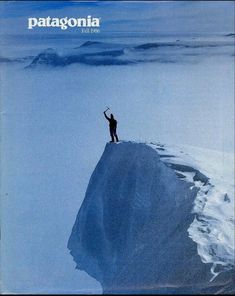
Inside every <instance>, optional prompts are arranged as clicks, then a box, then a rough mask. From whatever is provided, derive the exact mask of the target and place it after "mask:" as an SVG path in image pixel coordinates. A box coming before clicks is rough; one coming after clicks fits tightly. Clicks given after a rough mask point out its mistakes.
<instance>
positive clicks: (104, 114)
mask: <svg viewBox="0 0 235 296" xmlns="http://www.w3.org/2000/svg"><path fill="white" fill-rule="evenodd" d="M104 116H105V118H106V119H107V120H108V121H110V118H109V117H108V116H107V115H106V111H104Z"/></svg>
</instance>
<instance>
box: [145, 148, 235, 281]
mask: <svg viewBox="0 0 235 296" xmlns="http://www.w3.org/2000/svg"><path fill="white" fill-rule="evenodd" d="M150 146H152V147H153V148H155V149H157V151H158V153H159V154H160V156H164V155H166V154H169V155H172V156H173V157H170V158H169V157H167V156H165V157H162V158H161V159H162V161H163V162H165V163H166V164H167V165H168V164H175V165H176V164H177V165H176V171H177V166H178V168H179V167H180V166H179V165H182V168H184V167H187V166H188V167H192V168H193V169H192V170H191V172H188V171H187V170H185V169H181V170H180V173H181V174H182V176H184V177H185V178H183V180H185V181H190V182H194V185H193V186H196V187H198V188H199V191H198V194H197V197H196V199H195V201H194V208H193V213H194V214H195V218H194V221H193V223H192V224H191V225H190V227H189V229H188V233H189V236H190V237H191V238H192V239H193V241H195V242H196V243H197V249H198V254H199V255H200V257H201V260H202V262H204V263H212V267H211V272H212V274H213V276H212V278H211V280H213V279H214V278H215V277H216V276H217V275H218V274H219V273H220V272H221V271H223V270H227V269H231V268H233V267H234V265H235V261H234V260H235V258H234V252H235V246H234V245H235V221H234V210H235V209H234V155H233V154H232V153H227V152H220V151H216V150H211V149H202V148H199V147H192V146H182V147H181V148H179V147H176V146H164V150H159V147H160V148H162V147H163V146H162V145H161V144H156V145H154V144H151V145H150ZM198 171H200V173H201V177H202V176H204V178H201V179H200V176H199V178H198V179H196V180H195V177H197V175H198V174H197V172H198ZM202 174H203V175H202ZM205 176H207V178H208V180H207V179H206V178H205ZM193 178H194V180H193Z"/></svg>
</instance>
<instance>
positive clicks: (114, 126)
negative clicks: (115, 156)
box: [104, 108, 119, 142]
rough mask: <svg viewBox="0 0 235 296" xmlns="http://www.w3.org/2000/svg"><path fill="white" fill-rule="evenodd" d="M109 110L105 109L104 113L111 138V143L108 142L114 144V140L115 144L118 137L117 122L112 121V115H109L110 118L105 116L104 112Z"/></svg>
mask: <svg viewBox="0 0 235 296" xmlns="http://www.w3.org/2000/svg"><path fill="white" fill-rule="evenodd" d="M108 110H109V108H108V109H106V110H105V111H104V116H105V118H106V119H107V120H108V121H109V132H110V136H111V141H110V142H114V138H115V139H116V142H118V141H119V140H118V136H117V132H116V130H117V120H115V119H114V117H113V114H111V115H110V118H109V117H108V116H107V115H106V112H107V111H108Z"/></svg>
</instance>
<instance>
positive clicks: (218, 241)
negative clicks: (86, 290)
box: [68, 142, 235, 294]
mask: <svg viewBox="0 0 235 296" xmlns="http://www.w3.org/2000/svg"><path fill="white" fill-rule="evenodd" d="M190 151H191V152H194V153H193V154H191V155H194V154H195V155H196V156H197V158H195V159H194V158H193V157H192V156H191V155H190V153H189V152H190ZM203 151H204V149H202V150H200V149H199V150H198V149H197V148H193V147H185V150H184V151H183V150H181V149H180V148H177V147H173V146H167V147H166V146H165V145H161V144H159V143H157V144H154V143H151V144H145V143H134V142H121V143H119V144H118V145H117V144H107V145H106V148H105V151H104V153H103V155H102V157H101V159H100V161H99V162H98V164H97V166H96V169H95V170H94V172H93V174H92V176H91V179H90V182H89V185H88V188H87V192H86V196H85V199H84V201H83V204H82V206H81V208H80V210H79V213H78V216H77V219H76V222H75V224H74V227H73V230H72V233H71V236H70V238H69V242H68V248H69V250H70V253H71V255H72V256H73V258H74V261H75V262H76V264H77V268H78V269H81V270H85V271H86V272H87V273H88V274H90V275H91V276H92V277H94V278H95V279H97V280H98V281H99V282H100V283H101V285H102V287H103V291H104V293H141V294H142V293H148V292H151V293H181V292H182V291H183V292H184V293H204V292H206V293H217V292H219V291H220V292H224V293H226V292H231V291H235V283H234V281H233V278H232V276H233V272H234V269H233V260H234V258H233V248H234V246H233V245H232V240H233V238H234V236H233V234H232V231H233V230H234V225H233V224H232V223H231V222H232V221H231V218H232V216H230V215H228V213H226V210H228V204H232V202H231V198H232V197H231V196H230V194H231V192H230V191H229V190H226V191H223V190H222V187H219V186H218V185H219V181H218V180H219V179H218V180H217V177H216V176H215V175H216V172H214V173H215V174H214V178H213V177H212V175H210V169H208V170H203V167H202V164H203V161H202V160H203V157H205V154H204V153H203ZM196 152H197V153H196ZM199 152H200V153H199ZM207 152H208V151H207ZM207 152H205V153H207ZM196 159H198V164H197V161H196ZM200 159H201V161H202V162H201V163H200ZM204 164H205V165H206V167H209V164H210V162H204ZM217 164H218V163H217ZM218 168H219V166H218ZM220 169H221V168H220ZM211 172H213V169H212V171H211ZM207 173H208V174H207ZM215 180H217V183H213V182H214V181H215ZM221 184H222V183H221ZM215 185H217V186H215ZM219 189H221V190H222V192H223V193H221V194H223V199H225V200H224V201H222V200H221V198H219V197H218V198H217V196H215V195H214V192H215V191H214V190H217V191H219ZM228 189H229V188H228ZM230 189H231V188H230ZM226 193H227V194H226ZM218 196H220V197H221V195H218ZM207 199H208V201H209V202H207ZM229 200H230V203H228V201H229ZM222 207H225V208H223V211H221V212H220V215H218V213H219V208H220V210H221V208H222ZM229 208H230V207H229ZM210 211H211V212H210ZM209 214H210V215H209ZM230 214H231V210H230ZM229 221H230V222H229ZM222 223H223V225H222ZM229 223H230V224H229ZM206 227H207V228H206ZM225 227H227V228H226V229H224V228H225ZM204 263H210V264H204ZM211 273H212V274H211ZM216 275H218V276H216Z"/></svg>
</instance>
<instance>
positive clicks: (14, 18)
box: [0, 1, 234, 34]
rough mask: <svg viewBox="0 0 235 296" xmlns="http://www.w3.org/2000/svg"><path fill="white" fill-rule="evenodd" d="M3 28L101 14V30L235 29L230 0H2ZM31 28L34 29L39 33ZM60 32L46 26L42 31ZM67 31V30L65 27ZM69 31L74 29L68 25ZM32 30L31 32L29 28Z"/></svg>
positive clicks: (19, 29)
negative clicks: (30, 20) (36, 19)
mask: <svg viewBox="0 0 235 296" xmlns="http://www.w3.org/2000/svg"><path fill="white" fill-rule="evenodd" d="M0 7H1V9H0V17H1V23H0V25H1V27H2V32H1V33H5V34H25V33H29V32H28V30H27V18H28V17H47V16H51V17H65V16H68V17H79V16H80V17H81V16H86V15H88V14H91V15H92V16H97V17H101V19H102V27H101V29H102V31H103V32H113V31H121V32H157V33H161V32H162V33H173V32H181V33H224V32H225V33H226V32H233V31H234V14H233V11H234V2H231V1H157V2H147V1H145V2H120V1H108V2H102V1H94V2H93V1H92V2H80V1H5V2H1V4H0ZM42 30H44V29H42V28H41V29H39V30H37V29H36V30H34V31H33V33H39V32H41V33H42ZM57 32H58V33H61V32H60V29H58V28H57V29H55V28H53V29H49V28H47V29H46V32H43V33H57ZM67 33H68V31H67ZM69 33H77V31H75V30H74V29H70V31H69ZM30 34H32V32H30Z"/></svg>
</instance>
